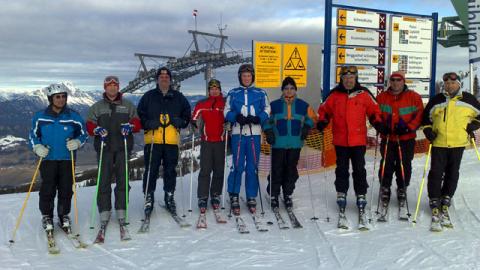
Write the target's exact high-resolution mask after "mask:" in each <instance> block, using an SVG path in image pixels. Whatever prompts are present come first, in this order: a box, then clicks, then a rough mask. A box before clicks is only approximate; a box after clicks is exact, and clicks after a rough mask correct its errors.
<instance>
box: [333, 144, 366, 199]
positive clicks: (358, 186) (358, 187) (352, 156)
mask: <svg viewBox="0 0 480 270" xmlns="http://www.w3.org/2000/svg"><path fill="white" fill-rule="evenodd" d="M366 149H367V148H366V146H350V147H345V146H337V145H336V146H335V153H336V155H337V168H336V169H335V177H336V179H335V189H336V190H337V192H343V193H347V191H348V187H349V178H350V172H349V169H350V161H352V167H353V173H352V176H353V188H354V190H355V194H356V195H357V196H358V195H365V194H367V188H368V183H367V171H366V170H365V151H366Z"/></svg>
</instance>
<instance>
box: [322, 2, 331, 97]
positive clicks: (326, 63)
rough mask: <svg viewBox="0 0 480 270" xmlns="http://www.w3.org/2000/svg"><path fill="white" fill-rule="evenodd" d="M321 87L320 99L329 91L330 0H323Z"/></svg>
mask: <svg viewBox="0 0 480 270" xmlns="http://www.w3.org/2000/svg"><path fill="white" fill-rule="evenodd" d="M323 44H324V45H323V89H322V101H325V99H326V98H327V96H328V94H329V92H330V61H331V53H332V0H325V29H324V31H323Z"/></svg>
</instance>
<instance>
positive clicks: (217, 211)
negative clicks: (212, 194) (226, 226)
mask: <svg viewBox="0 0 480 270" xmlns="http://www.w3.org/2000/svg"><path fill="white" fill-rule="evenodd" d="M213 215H214V216H215V220H216V221H217V223H222V224H223V223H227V220H226V219H225V218H224V217H223V216H222V214H221V213H220V209H218V208H217V209H213Z"/></svg>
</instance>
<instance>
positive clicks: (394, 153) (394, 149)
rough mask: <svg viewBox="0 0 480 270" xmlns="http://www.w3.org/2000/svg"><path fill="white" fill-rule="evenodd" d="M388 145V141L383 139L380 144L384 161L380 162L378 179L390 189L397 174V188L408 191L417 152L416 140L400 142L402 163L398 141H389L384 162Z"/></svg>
mask: <svg viewBox="0 0 480 270" xmlns="http://www.w3.org/2000/svg"><path fill="white" fill-rule="evenodd" d="M386 143H387V142H386V139H383V140H382V142H381V144H380V153H381V155H382V159H381V161H380V168H379V170H378V179H379V180H380V183H381V184H382V187H386V188H390V186H391V185H392V179H393V173H395V178H396V182H397V188H404V189H406V188H407V187H408V185H409V184H410V178H411V176H412V159H413V156H414V150H415V139H410V140H403V141H400V148H401V149H402V161H400V153H399V151H398V150H399V149H398V143H397V141H392V140H389V141H388V146H387V154H386V158H385V160H384V158H383V154H384V153H385V147H386ZM384 162H385V169H384V172H383V178H382V167H383V163H384ZM401 164H403V171H404V173H405V182H404V179H403V177H402V168H401Z"/></svg>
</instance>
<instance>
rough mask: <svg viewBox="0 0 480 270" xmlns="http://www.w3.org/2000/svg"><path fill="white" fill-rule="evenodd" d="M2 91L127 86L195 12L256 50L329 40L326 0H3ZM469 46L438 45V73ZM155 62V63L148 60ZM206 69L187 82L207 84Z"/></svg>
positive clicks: (446, 8) (191, 86)
mask: <svg viewBox="0 0 480 270" xmlns="http://www.w3.org/2000/svg"><path fill="white" fill-rule="evenodd" d="M334 3H338V4H348V5H355V6H363V7H368V8H376V9H388V10H395V11H400V12H413V13H417V14H431V13H432V12H438V13H439V16H440V17H443V16H454V15H455V10H454V9H453V6H452V5H451V3H450V1H448V0H422V1H419V0H402V1H397V0H395V1H394V0H384V1H377V0H371V1H370V0H363V1H361V0H348V1H346V0H336V1H334ZM0 5H1V9H0V25H1V27H0V89H4V90H5V89H7V90H14V89H15V90H34V89H38V88H41V87H45V86H47V85H48V84H50V83H52V82H57V81H62V80H69V81H72V82H73V83H74V84H75V85H76V86H78V87H79V88H81V89H85V90H95V89H102V82H103V78H104V76H105V75H109V74H115V75H118V76H119V77H120V78H121V84H122V86H125V85H126V84H127V83H128V82H129V81H130V80H132V79H133V78H134V77H135V75H136V73H137V71H138V68H139V61H138V60H137V59H136V58H135V57H134V55H133V54H134V53H135V52H142V53H151V54H161V55H171V56H176V57H181V56H183V55H184V54H185V52H186V50H187V48H188V46H189V45H190V42H191V36H189V34H188V33H187V30H188V29H192V28H194V20H193V16H192V10H193V9H197V10H198V17H197V18H198V30H200V31H208V32H216V31H218V30H217V24H219V22H220V15H222V17H223V23H224V24H227V29H226V32H225V33H226V34H227V35H229V36H230V37H229V40H228V43H229V45H230V46H232V47H233V48H235V49H243V50H251V40H253V39H255V40H276V41H294V42H314V43H322V42H323V26H324V3H323V1H318V0H315V1H305V0H303V1H298V0H296V1H290V0H276V1H264V0H257V1H255V3H254V2H253V1H227V0H225V1H219V0H209V1H205V0H203V1H188V0H175V1H158V0H131V1H122V0H70V1H64V0H51V1H38V0H19V1H8V0H0ZM467 63H468V50H467V49H466V48H459V47H457V48H449V49H444V48H441V47H440V46H439V52H438V63H437V73H439V74H440V75H441V74H442V73H443V72H445V71H449V70H455V71H458V70H466V69H467ZM150 64H151V66H150V67H153V65H154V63H150ZM236 69H237V67H236V66H232V67H228V68H223V69H220V70H217V77H218V78H219V79H221V80H222V81H223V82H224V85H223V86H224V88H231V87H233V86H235V84H236ZM203 87H204V82H203V74H202V75H198V76H196V77H194V78H192V79H189V80H187V81H184V82H183V83H182V89H183V91H187V92H198V91H199V90H200V91H201V89H203Z"/></svg>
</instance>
